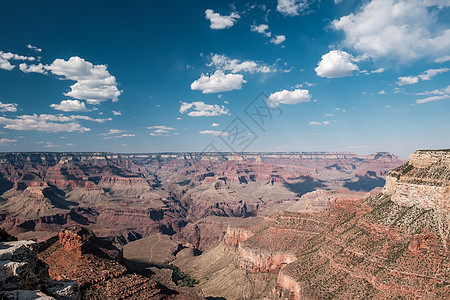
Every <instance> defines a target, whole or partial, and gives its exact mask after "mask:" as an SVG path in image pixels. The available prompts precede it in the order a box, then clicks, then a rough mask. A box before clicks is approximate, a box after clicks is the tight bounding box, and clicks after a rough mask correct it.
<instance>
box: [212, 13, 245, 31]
mask: <svg viewBox="0 0 450 300" xmlns="http://www.w3.org/2000/svg"><path fill="white" fill-rule="evenodd" d="M205 17H206V19H207V20H209V21H210V22H211V25H210V26H209V27H210V28H211V29H226V28H230V27H232V26H233V25H234V24H235V23H236V22H237V20H238V19H240V18H241V17H240V16H239V15H238V14H237V13H234V12H233V13H231V14H230V15H229V16H222V15H220V14H218V13H215V12H214V11H213V10H212V9H207V10H206V11H205Z"/></svg>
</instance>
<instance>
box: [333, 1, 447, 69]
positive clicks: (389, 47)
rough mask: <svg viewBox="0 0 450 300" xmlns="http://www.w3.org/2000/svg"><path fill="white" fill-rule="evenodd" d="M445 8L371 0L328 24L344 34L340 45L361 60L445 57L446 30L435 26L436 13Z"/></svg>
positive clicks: (441, 4) (434, 3) (432, 3)
mask: <svg viewBox="0 0 450 300" xmlns="http://www.w3.org/2000/svg"><path fill="white" fill-rule="evenodd" d="M449 5H450V4H449V1H423V0H372V1H369V2H366V3H365V4H363V6H362V7H361V9H360V10H359V11H358V12H356V13H351V14H349V15H347V16H344V17H341V18H340V19H338V20H334V21H333V23H332V24H333V26H334V28H335V29H336V30H341V31H343V32H344V34H345V40H344V45H346V46H347V47H351V48H353V49H355V50H356V51H358V52H360V53H361V54H363V55H365V56H368V57H372V58H380V57H385V58H389V59H393V60H398V61H409V60H412V59H417V58H420V57H423V56H438V55H441V54H445V53H448V51H449V50H450V29H448V28H446V27H445V26H440V25H439V24H438V23H439V18H438V14H437V11H439V10H441V9H443V8H444V7H446V6H449Z"/></svg>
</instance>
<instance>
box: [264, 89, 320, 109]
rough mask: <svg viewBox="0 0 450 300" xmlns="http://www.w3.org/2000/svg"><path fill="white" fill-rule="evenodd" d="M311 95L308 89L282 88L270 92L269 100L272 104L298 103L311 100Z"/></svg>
mask: <svg viewBox="0 0 450 300" xmlns="http://www.w3.org/2000/svg"><path fill="white" fill-rule="evenodd" d="M309 100H311V95H310V94H309V91H308V90H301V89H296V90H293V91H288V90H282V91H280V92H276V93H273V94H270V96H269V100H268V102H269V103H270V105H273V106H278V105H279V104H297V103H301V102H309Z"/></svg>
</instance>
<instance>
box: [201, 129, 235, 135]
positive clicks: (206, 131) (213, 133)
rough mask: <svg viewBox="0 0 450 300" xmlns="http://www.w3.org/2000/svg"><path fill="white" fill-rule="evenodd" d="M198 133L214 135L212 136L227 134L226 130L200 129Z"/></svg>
mask: <svg viewBox="0 0 450 300" xmlns="http://www.w3.org/2000/svg"><path fill="white" fill-rule="evenodd" d="M198 133H200V134H208V135H214V136H227V135H228V133H227V132H222V131H216V130H202V131H199V132H198Z"/></svg>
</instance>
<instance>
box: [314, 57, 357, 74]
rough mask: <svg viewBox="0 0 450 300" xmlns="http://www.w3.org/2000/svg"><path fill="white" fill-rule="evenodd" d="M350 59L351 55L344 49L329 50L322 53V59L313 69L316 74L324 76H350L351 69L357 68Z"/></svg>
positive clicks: (351, 58)
mask: <svg viewBox="0 0 450 300" xmlns="http://www.w3.org/2000/svg"><path fill="white" fill-rule="evenodd" d="M352 60H354V59H353V57H352V56H351V55H350V54H348V53H347V52H345V51H342V50H331V51H330V52H328V53H327V54H324V55H322V60H321V61H320V62H319V65H318V66H317V67H316V68H315V69H314V70H315V71H316V74H317V76H320V77H326V78H338V77H347V76H352V74H353V71H356V70H359V68H358V66H357V65H355V64H354V63H352Z"/></svg>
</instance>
